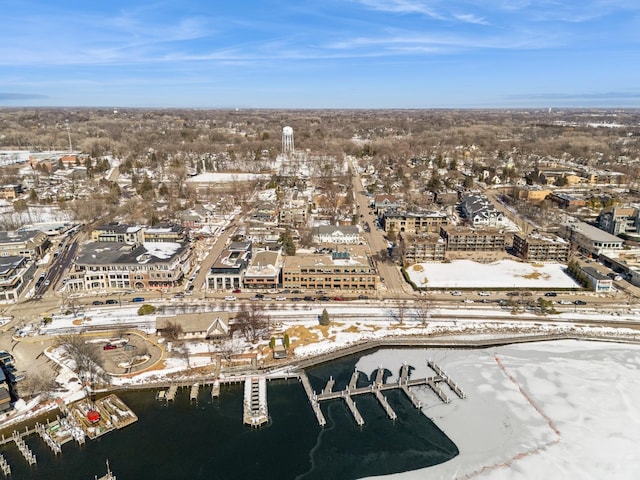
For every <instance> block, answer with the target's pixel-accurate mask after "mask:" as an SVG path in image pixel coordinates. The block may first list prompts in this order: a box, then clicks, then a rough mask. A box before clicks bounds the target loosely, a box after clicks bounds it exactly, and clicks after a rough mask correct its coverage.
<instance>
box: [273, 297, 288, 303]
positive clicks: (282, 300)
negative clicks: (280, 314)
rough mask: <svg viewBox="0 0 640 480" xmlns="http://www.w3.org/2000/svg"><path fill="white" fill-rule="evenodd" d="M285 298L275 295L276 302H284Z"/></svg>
mask: <svg viewBox="0 0 640 480" xmlns="http://www.w3.org/2000/svg"><path fill="white" fill-rule="evenodd" d="M286 299H287V297H276V301H277V302H284V301H285V300H286Z"/></svg>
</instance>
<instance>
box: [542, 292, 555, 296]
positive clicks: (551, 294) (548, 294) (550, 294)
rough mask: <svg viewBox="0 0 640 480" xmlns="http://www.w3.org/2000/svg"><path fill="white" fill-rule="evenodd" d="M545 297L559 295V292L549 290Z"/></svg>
mask: <svg viewBox="0 0 640 480" xmlns="http://www.w3.org/2000/svg"><path fill="white" fill-rule="evenodd" d="M544 296H545V297H557V296H558V294H557V293H556V292H547V293H545V294H544Z"/></svg>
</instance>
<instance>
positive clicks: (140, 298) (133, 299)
mask: <svg viewBox="0 0 640 480" xmlns="http://www.w3.org/2000/svg"><path fill="white" fill-rule="evenodd" d="M131 302H133V303H138V302H144V297H133V298H132V299H131Z"/></svg>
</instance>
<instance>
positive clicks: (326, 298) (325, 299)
mask: <svg viewBox="0 0 640 480" xmlns="http://www.w3.org/2000/svg"><path fill="white" fill-rule="evenodd" d="M318 300H320V301H321V302H328V301H329V300H331V299H330V298H329V297H327V296H326V295H322V296H321V297H318Z"/></svg>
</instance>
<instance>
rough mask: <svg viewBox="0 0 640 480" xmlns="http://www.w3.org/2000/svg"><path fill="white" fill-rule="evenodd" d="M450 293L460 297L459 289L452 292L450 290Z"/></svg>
mask: <svg viewBox="0 0 640 480" xmlns="http://www.w3.org/2000/svg"><path fill="white" fill-rule="evenodd" d="M451 295H453V296H454V297H461V296H462V292H461V291H459V290H454V291H453V292H451Z"/></svg>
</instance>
